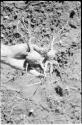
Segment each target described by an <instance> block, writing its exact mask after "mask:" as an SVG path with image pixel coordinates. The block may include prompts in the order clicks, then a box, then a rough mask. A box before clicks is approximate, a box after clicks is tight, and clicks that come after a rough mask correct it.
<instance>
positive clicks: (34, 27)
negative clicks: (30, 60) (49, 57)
mask: <svg viewBox="0 0 82 125" xmlns="http://www.w3.org/2000/svg"><path fill="white" fill-rule="evenodd" d="M21 18H23V19H24V22H25V25H26V27H24V25H23V23H22V22H21V21H19V20H21ZM18 21H19V24H18ZM66 22H68V23H67V25H65V24H66ZM17 27H18V30H17ZM62 27H64V29H63V31H62V32H61V33H59V35H58V38H57V40H56V41H54V49H56V50H57V51H58V53H57V55H56V60H57V61H58V63H59V67H54V73H53V76H52V77H50V75H48V76H47V78H46V79H43V78H36V77H35V76H33V75H32V74H29V73H26V72H24V71H21V70H17V69H13V68H11V67H10V66H8V65H6V64H3V63H1V90H0V96H1V105H0V107H1V124H69V123H71V124H76V123H78V124H79V123H81V94H82V92H81V3H80V2H79V1H49V2H47V1H29V2H23V1H21V2H15V1H14V2H12V1H10V2H8V1H5V2H1V42H2V43H4V44H5V45H15V44H18V43H25V42H28V40H29V38H30V35H29V34H30V33H31V35H32V36H35V37H36V39H35V40H32V42H33V43H35V44H37V45H38V46H43V47H45V46H46V48H47V47H49V43H50V41H51V39H52V36H53V34H55V35H57V34H58V32H59V31H60V29H61V28H62ZM59 39H61V40H62V46H61V45H60V44H59V43H58V42H59ZM35 83H40V84H35Z"/></svg>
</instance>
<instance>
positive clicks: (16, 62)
mask: <svg viewBox="0 0 82 125" xmlns="http://www.w3.org/2000/svg"><path fill="white" fill-rule="evenodd" d="M1 61H2V62H3V63H5V64H8V65H10V66H11V67H13V68H16V69H20V70H25V68H24V61H25V60H17V59H14V58H10V57H3V58H2V59H1Z"/></svg>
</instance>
